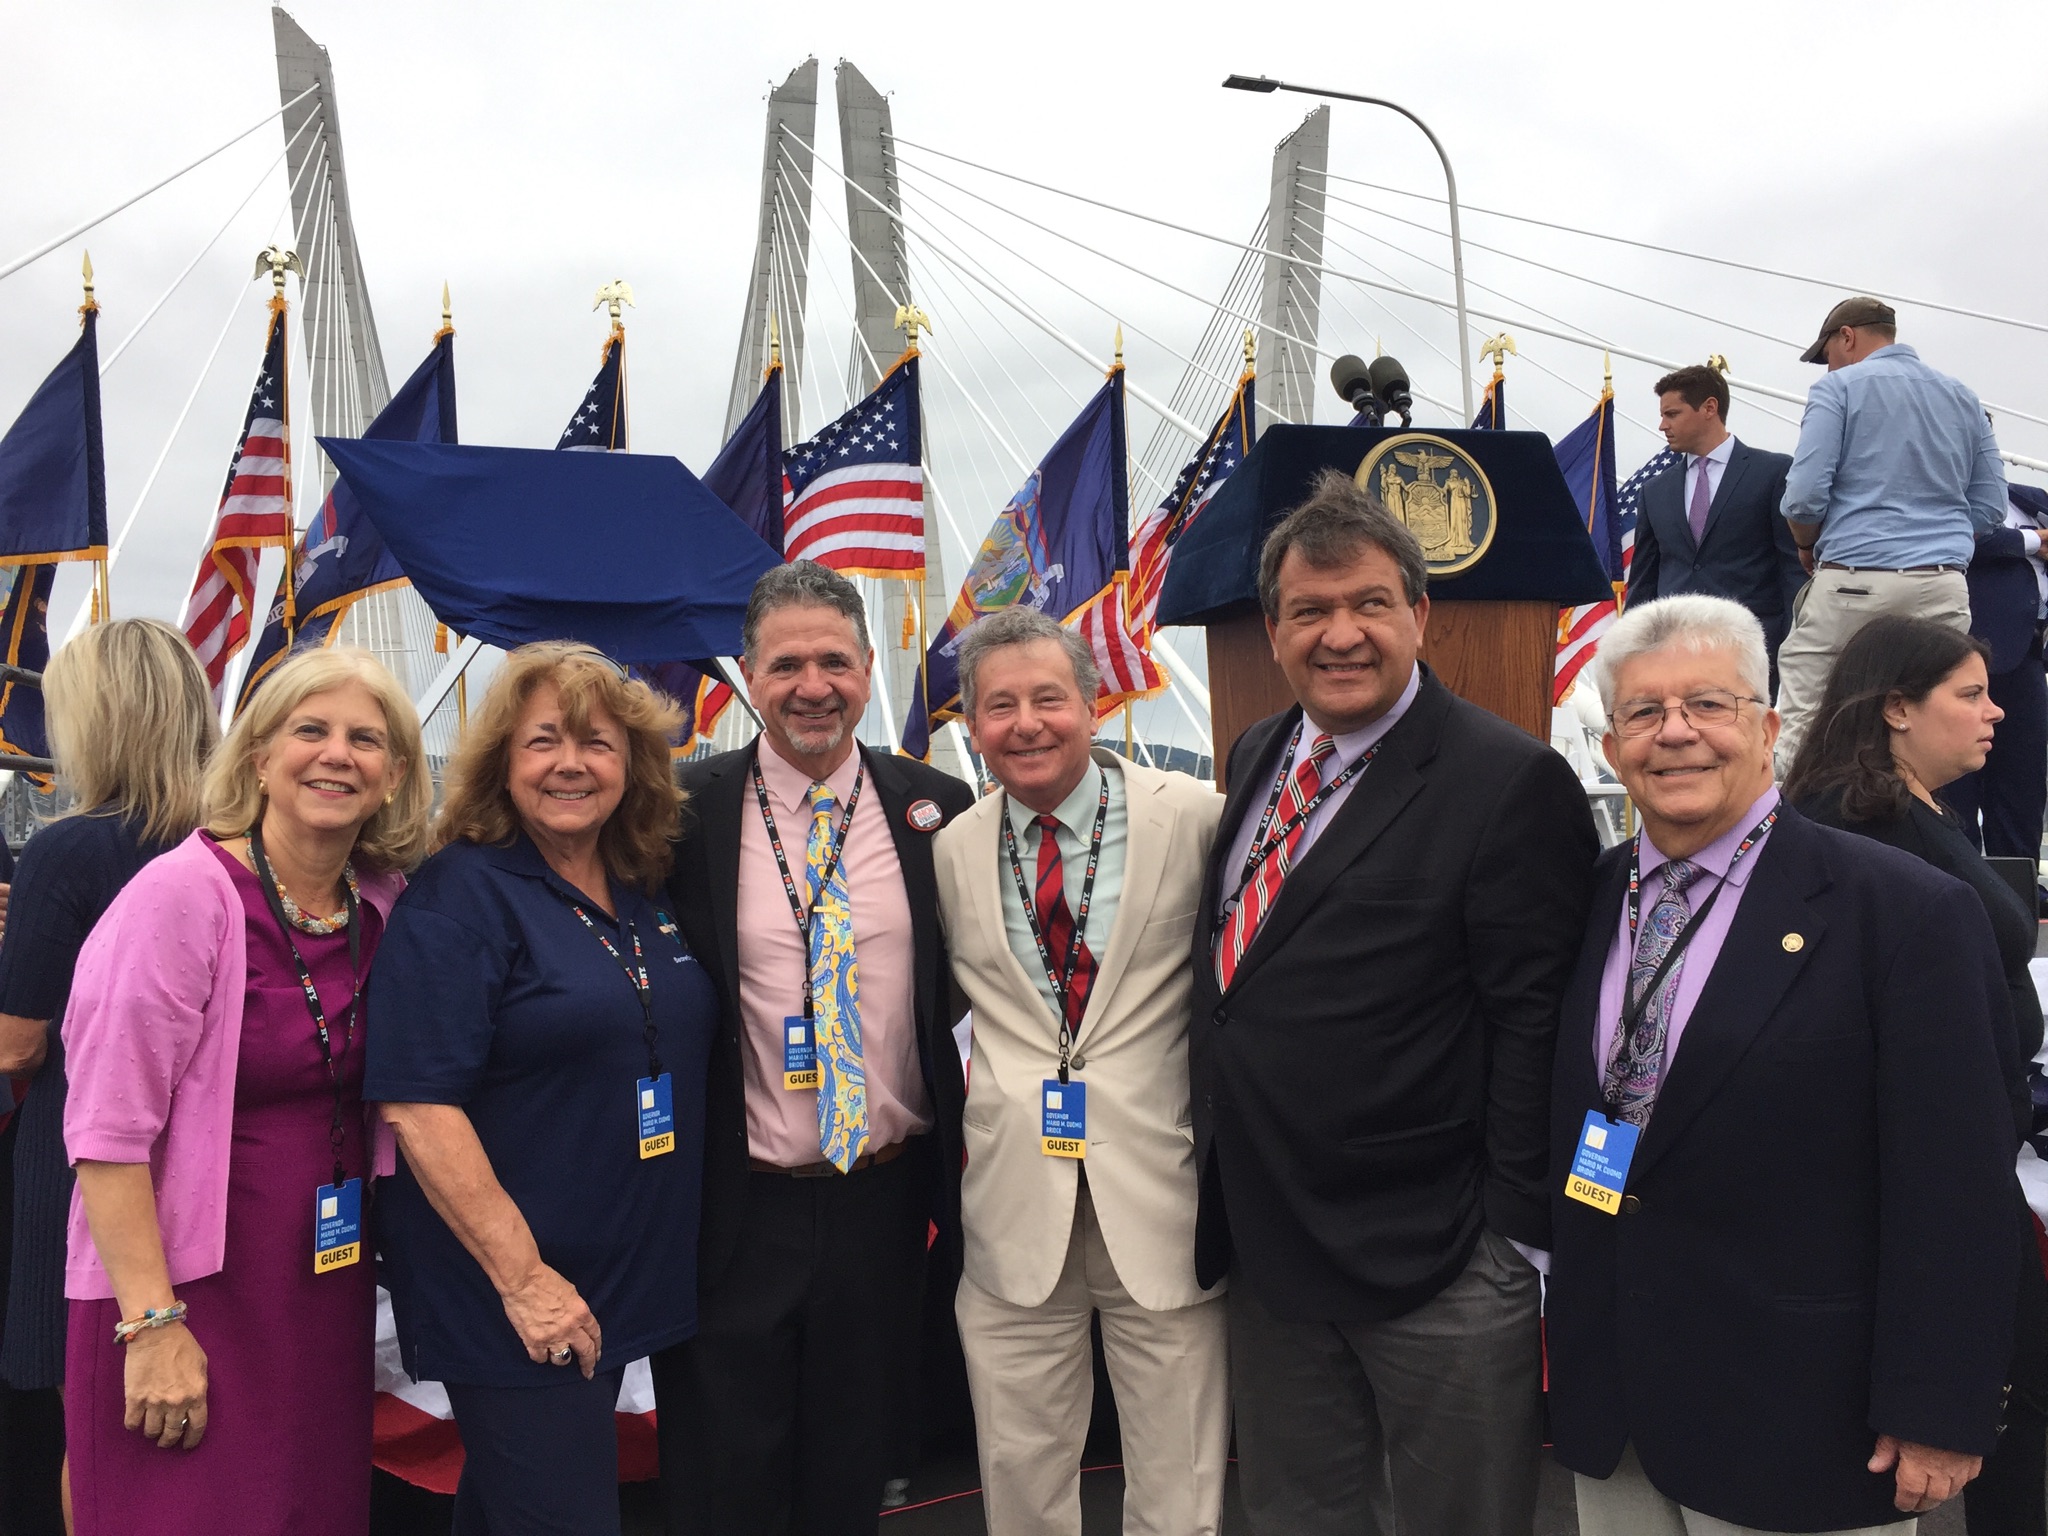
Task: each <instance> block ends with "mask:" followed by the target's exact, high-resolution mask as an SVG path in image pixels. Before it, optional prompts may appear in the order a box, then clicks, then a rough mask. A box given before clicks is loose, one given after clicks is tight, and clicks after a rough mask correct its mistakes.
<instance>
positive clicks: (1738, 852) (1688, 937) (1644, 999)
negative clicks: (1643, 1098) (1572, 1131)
mask: <svg viewBox="0 0 2048 1536" xmlns="http://www.w3.org/2000/svg"><path fill="white" fill-rule="evenodd" d="M1777 820H1778V813H1777V811H1776V810H1775V809H1773V810H1772V811H1771V813H1770V814H1769V815H1768V816H1766V817H1764V819H1763V820H1762V821H1760V822H1758V823H1757V824H1756V825H1755V826H1753V827H1751V828H1750V829H1749V835H1748V836H1747V837H1745V838H1743V840H1742V841H1741V842H1740V843H1739V844H1737V845H1736V849H1735V852H1734V854H1733V856H1731V857H1730V858H1729V860H1728V873H1727V874H1725V875H1723V876H1721V879H1720V882H1719V883H1718V884H1716V885H1715V887H1714V889H1713V890H1712V891H1711V892H1710V893H1709V894H1708V896H1707V899H1706V900H1705V901H1704V902H1702V903H1700V909H1699V910H1698V911H1697V912H1695V913H1693V915H1692V916H1691V917H1689V918H1688V919H1686V924H1685V927H1684V929H1683V930H1681V931H1680V933H1679V935H1678V937H1677V938H1675V939H1673V940H1672V941H1671V948H1670V949H1668V950H1666V951H1665V953H1664V958H1663V959H1662V960H1661V961H1659V962H1658V964H1657V969H1656V970H1655V971H1654V972H1652V973H1651V976H1650V984H1649V985H1648V986H1646V987H1644V988H1643V990H1642V993H1641V995H1640V996H1637V997H1635V998H1633V999H1631V997H1630V996H1629V972H1630V971H1632V970H1634V969H1635V955H1636V924H1637V923H1638V922H1639V921H1640V920H1641V918H1642V910H1643V888H1642V878H1643V877H1642V860H1643V835H1642V834H1641V833H1640V832H1638V833H1637V834H1636V839H1635V845H1634V848H1633V849H1632V850H1631V852H1630V853H1629V856H1628V959H1627V964H1626V966H1625V968H1624V969H1623V971H1622V976H1621V985H1622V993H1621V1035H1620V1049H1621V1053H1622V1057H1621V1059H1624V1060H1625V1059H1626V1058H1627V1057H1628V1056H1629V1054H1630V1053H1631V1052H1632V1051H1633V1049H1634V1046H1633V1041H1634V1037H1635V1031H1636V1026H1637V1025H1638V1024H1640V1023H1642V1021H1643V1013H1644V1011H1645V1010H1647V1009H1648V1008H1649V1006H1650V999H1651V998H1653V997H1655V996H1656V995H1657V989H1658V988H1659V987H1661V986H1662V985H1663V984H1664V978H1665V977H1666V976H1668V975H1670V974H1671V968H1672V966H1674V965H1676V964H1677V963H1678V957H1679V956H1680V955H1682V954H1684V953H1685V947H1686V945H1688V944H1690V943H1691V942H1692V938H1693V935H1694V934H1696V933H1698V932H1699V931H1700V928H1701V927H1702V925H1704V924H1705V922H1706V920H1707V914H1708V913H1709V912H1711V911H1713V910H1714V903H1715V902H1717V901H1719V900H1720V899H1721V893H1722V892H1723V891H1725V890H1727V889H1728V881H1729V880H1730V879H1731V878H1732V877H1733V876H1734V874H1735V866H1736V865H1738V864H1740V863H1741V862H1742V856H1743V855H1744V854H1745V853H1748V852H1749V850H1750V849H1752V848H1754V847H1755V846H1756V845H1757V844H1758V843H1759V842H1760V841H1761V840H1762V839H1763V835H1764V834H1765V833H1766V832H1768V831H1770V830H1771V828H1772V826H1774V825H1775V824H1776V823H1777ZM1673 862H1676V861H1675V860H1673V861H1667V862H1666V864H1665V868H1666V869H1669V868H1670V867H1671V863H1673ZM1667 878H1668V876H1667ZM1623 1075H1624V1076H1625V1075H1626V1074H1623ZM1620 1114H1621V1106H1620V1103H1619V1101H1617V1100H1609V1101H1608V1105H1607V1117H1608V1118H1609V1119H1610V1120H1612V1119H1617V1118H1619V1116H1620Z"/></svg>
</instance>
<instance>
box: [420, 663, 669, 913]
mask: <svg viewBox="0 0 2048 1536" xmlns="http://www.w3.org/2000/svg"><path fill="white" fill-rule="evenodd" d="M543 686H552V687H553V688H554V689H555V690H556V691H557V692H558V693H559V694H560V695H561V700H562V723H563V725H564V726H565V727H566V728H567V729H568V731H569V733H570V734H571V735H575V736H581V735H583V734H584V733H585V732H586V731H587V730H588V729H589V725H590V714H591V711H592V710H593V709H603V710H604V711H606V712H607V713H608V714H610V715H611V717H612V718H613V719H615V720H617V721H618V722H619V724H620V725H621V726H622V727H623V728H624V729H625V732H626V788H625V793H624V794H623V795H622V796H621V797H620V800H619V804H618V808H617V809H615V810H614V811H613V812H612V814H611V815H610V817H608V818H607V819H606V821H605V824H604V827H603V829H602V830H601V831H600V832H599V833H598V838H597V851H598V854H599V856H600V857H602V858H603V860H604V864H605V868H606V869H607V870H609V871H610V872H611V874H612V875H613V876H614V877H616V878H617V879H618V880H620V881H621V882H623V883H625V884H628V885H635V886H638V887H640V889H642V890H644V891H647V892H649V893H652V892H653V890H654V889H655V887H656V886H657V885H658V884H660V882H661V880H662V878H663V877H664V876H665V875H667V873H668V869H669V863H670V861H671V859H672V858H673V856H674V855H673V853H672V851H671V844H672V843H673V841H674V839H675V837H676V834H677V832H678V830H679V829H680V825H681V820H682V810H683V792H682V790H680V789H679V788H677V787H676V781H675V772H674V770H673V769H672V768H671V767H670V764H669V740H668V738H669V733H670V732H671V731H673V730H674V729H675V728H676V727H677V726H678V725H680V724H681V723H682V711H681V710H680V709H678V708H677V707H676V706H675V705H674V704H673V703H672V702H671V701H670V700H669V699H667V698H666V697H664V696H663V695H661V694H658V693H656V692H655V691H654V690H653V689H652V688H650V687H648V686H647V684H645V683H643V682H641V681H639V680H638V679H637V678H631V677H628V676H627V675H626V673H625V671H624V670H623V669H622V668H621V667H620V666H619V665H618V663H616V662H614V661H613V660H612V659H611V658H610V657H608V656H606V655H605V654H604V653H603V652H602V651H598V650H594V649H592V648H591V647H590V646H587V645H577V644H574V643H572V642H569V641H564V640H549V641H544V642H542V643H540V644H537V645H522V646H521V647H520V648H519V649H518V650H516V651H514V652H512V654H511V655H510V656H508V657H507V658H506V659H505V665H504V666H503V667H502V668H501V669H500V670H499V672H498V675H497V676H496V677H495V678H493V679H492V680H491V687H490V691H489V692H488V693H486V694H485V695H484V701H483V704H482V705H481V707H479V708H478V709H476V710H474V711H473V712H472V713H471V714H470V717H469V728H468V729H467V730H466V731H464V732H463V734H462V740H461V742H460V743H459V744H458V745H457V747H456V749H455V755H454V757H453V758H451V759H450V760H449V763H448V769H447V772H446V774H445V775H444V776H443V787H444V788H445V790H446V791H447V793H446V797H445V798H444V799H443V801H442V803H441V815H440V819H439V820H438V821H436V822H435V823H434V846H435V847H436V848H443V847H446V846H447V845H448V844H449V843H457V842H460V843H479V844H482V845H484V846H487V847H500V848H502V847H505V846H507V845H508V844H510V843H511V842H512V840H513V839H514V838H515V837H517V836H518V834H519V829H520V821H519V812H518V809H517V808H516V807H515V806H514V805H513V803H512V790H511V784H510V779H511V772H512V733H513V731H514V730H515V729H517V727H518V725H519V717H520V716H521V715H523V714H525V712H526V706H527V703H528V701H529V700H531V699H532V697H533V696H534V694H535V693H536V692H537V691H539V690H540V689H541V688H542V687H543Z"/></svg>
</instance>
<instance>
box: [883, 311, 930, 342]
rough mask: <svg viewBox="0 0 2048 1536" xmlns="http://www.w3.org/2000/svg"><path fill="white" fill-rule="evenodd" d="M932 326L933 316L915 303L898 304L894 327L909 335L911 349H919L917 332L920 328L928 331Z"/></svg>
mask: <svg viewBox="0 0 2048 1536" xmlns="http://www.w3.org/2000/svg"><path fill="white" fill-rule="evenodd" d="M931 328H932V317H931V316H930V315H928V314H926V313H925V312H924V311H923V310H921V309H919V308H918V307H917V306H916V305H915V304H898V305H897V306H896V324H895V325H894V326H893V327H892V329H894V330H899V331H902V332H904V333H905V334H906V335H907V336H908V337H909V341H908V342H907V345H908V346H909V348H910V350H911V351H913V352H914V351H916V350H917V333H918V332H919V331H920V330H925V331H928V330H930V329H931Z"/></svg>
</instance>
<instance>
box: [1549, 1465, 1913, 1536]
mask: <svg viewBox="0 0 2048 1536" xmlns="http://www.w3.org/2000/svg"><path fill="white" fill-rule="evenodd" d="M1572 1475H1573V1477H1574V1478H1575V1479H1576V1481H1577V1485H1578V1494H1579V1536H1767V1533H1766V1532H1763V1531H1759V1530H1758V1529H1757V1528H1756V1527H1755V1526H1751V1525H1731V1524H1730V1523H1729V1522H1728V1521H1726V1520H1719V1519H1716V1518H1715V1517H1714V1516H1712V1515H1703V1514H1701V1513H1700V1512H1699V1511H1698V1510H1696V1509H1687V1508H1686V1507H1685V1506H1684V1505H1682V1504H1678V1503H1674V1502H1673V1501H1672V1500H1670V1499H1667V1498H1665V1497H1664V1495H1663V1494H1661V1493H1659V1492H1658V1491H1657V1490H1656V1487H1655V1486H1654V1485H1653V1484H1652V1483H1651V1482H1650V1479H1649V1476H1648V1475H1647V1474H1646V1473H1645V1472H1644V1471H1643V1464H1642V1463H1641V1462H1640V1461H1638V1460H1636V1448H1635V1447H1634V1446H1632V1445H1630V1446H1624V1447H1623V1448H1622V1452H1621V1465H1620V1466H1618V1467H1616V1468H1615V1469H1614V1473H1613V1475H1612V1476H1610V1477H1584V1476H1581V1475H1580V1474H1578V1473H1573V1474H1572ZM1919 1528H1920V1522H1919V1521H1918V1520H1900V1521H1898V1522H1896V1523H1894V1524H1891V1525H1864V1526H1858V1527H1857V1528H1856V1529H1854V1530H1844V1531H1833V1532H1828V1533H1826V1536H1913V1533H1914V1532H1915V1531H1917V1530H1919Z"/></svg>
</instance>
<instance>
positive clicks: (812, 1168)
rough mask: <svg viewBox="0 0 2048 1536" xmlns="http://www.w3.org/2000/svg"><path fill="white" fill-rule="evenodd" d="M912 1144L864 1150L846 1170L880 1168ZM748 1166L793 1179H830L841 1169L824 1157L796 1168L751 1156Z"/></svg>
mask: <svg viewBox="0 0 2048 1536" xmlns="http://www.w3.org/2000/svg"><path fill="white" fill-rule="evenodd" d="M909 1145H910V1142H909V1140H908V1139H905V1140H903V1141H892V1142H890V1143H889V1145H888V1146H886V1147H884V1148H882V1150H881V1151H879V1152H863V1153H861V1155H860V1156H859V1157H857V1158H855V1159H854V1160H853V1166H852V1167H851V1168H849V1169H847V1170H846V1171H847V1172H848V1173H859V1172H860V1171H861V1169H863V1168H879V1167H881V1166H882V1164H884V1163H893V1162H895V1161H896V1159H897V1158H899V1157H901V1156H902V1155H903V1152H904V1149H905V1148H906V1147H908V1146H909ZM747 1166H748V1167H749V1168H751V1169H753V1171H754V1172H756V1173H780V1174H785V1175H787V1176H788V1177H790V1178H792V1179H829V1178H831V1177H832V1176H833V1175H834V1174H836V1173H838V1172H839V1170H838V1169H837V1168H835V1167H834V1166H833V1165H832V1164H830V1163H828V1162H825V1161H823V1160H822V1159H821V1160H820V1161H818V1162H815V1163H802V1164H799V1165H798V1166H797V1167H794V1168H785V1167H784V1166H783V1165H782V1164H781V1163H771V1162H768V1161H767V1160H766V1159H764V1158H759V1157H750V1158H748V1159H747Z"/></svg>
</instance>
